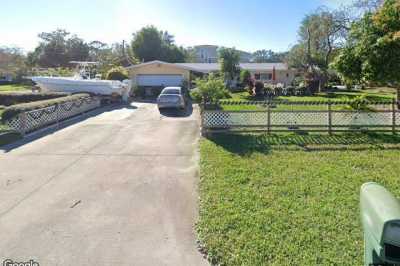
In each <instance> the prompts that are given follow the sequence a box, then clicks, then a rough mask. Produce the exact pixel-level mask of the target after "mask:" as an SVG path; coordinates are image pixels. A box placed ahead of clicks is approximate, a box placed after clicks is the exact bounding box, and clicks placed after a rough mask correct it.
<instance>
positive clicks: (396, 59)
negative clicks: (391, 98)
mask: <svg viewBox="0 0 400 266" xmlns="http://www.w3.org/2000/svg"><path fill="white" fill-rule="evenodd" d="M334 65H335V67H336V69H337V70H338V71H339V72H340V74H341V75H342V76H343V77H344V78H345V79H349V80H361V81H363V82H371V81H372V82H379V83H385V84H390V85H394V86H397V88H398V90H397V96H398V100H400V71H399V69H400V1H399V0H386V1H385V3H384V4H383V6H382V7H381V8H379V9H378V10H377V12H375V13H372V12H367V13H366V14H365V15H364V17H363V18H362V19H361V20H360V21H358V22H356V23H354V24H353V26H352V29H351V32H350V35H349V39H348V41H347V45H346V47H345V48H344V49H343V50H342V51H341V53H340V54H339V56H338V57H337V59H336V60H335V64H334Z"/></svg>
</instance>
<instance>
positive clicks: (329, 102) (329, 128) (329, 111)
mask: <svg viewBox="0 0 400 266" xmlns="http://www.w3.org/2000/svg"><path fill="white" fill-rule="evenodd" d="M328 132H329V135H332V103H331V101H330V100H329V101H328Z"/></svg>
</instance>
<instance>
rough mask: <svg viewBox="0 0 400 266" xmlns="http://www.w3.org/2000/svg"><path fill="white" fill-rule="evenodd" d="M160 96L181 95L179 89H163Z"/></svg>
mask: <svg viewBox="0 0 400 266" xmlns="http://www.w3.org/2000/svg"><path fill="white" fill-rule="evenodd" d="M161 94H181V91H180V90H179V89H165V90H163V91H162V93H161Z"/></svg>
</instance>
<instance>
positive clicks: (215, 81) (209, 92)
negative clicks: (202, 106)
mask: <svg viewBox="0 0 400 266" xmlns="http://www.w3.org/2000/svg"><path fill="white" fill-rule="evenodd" d="M196 86H197V89H195V90H193V91H192V93H191V96H192V97H193V99H194V100H195V101H199V102H200V101H204V102H209V103H216V102H217V101H218V100H219V99H223V98H226V97H229V92H228V90H226V88H225V84H224V81H223V80H222V79H221V78H218V77H216V76H215V75H214V74H210V75H208V76H207V77H205V78H203V79H196Z"/></svg>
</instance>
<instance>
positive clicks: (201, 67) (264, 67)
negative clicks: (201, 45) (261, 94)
mask: <svg viewBox="0 0 400 266" xmlns="http://www.w3.org/2000/svg"><path fill="white" fill-rule="evenodd" d="M151 64H161V65H168V66H174V67H178V68H182V69H187V70H191V71H196V72H202V73H209V72H213V71H218V70H219V69H220V65H219V64H218V63H167V62H163V61H159V60H155V61H150V62H146V63H142V64H138V65H132V66H129V67H127V69H133V68H139V67H142V66H146V65H151ZM239 65H240V68H241V69H247V70H249V71H272V70H273V68H274V67H275V69H276V70H288V69H289V68H288V66H287V65H286V64H285V63H240V64H239Z"/></svg>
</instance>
